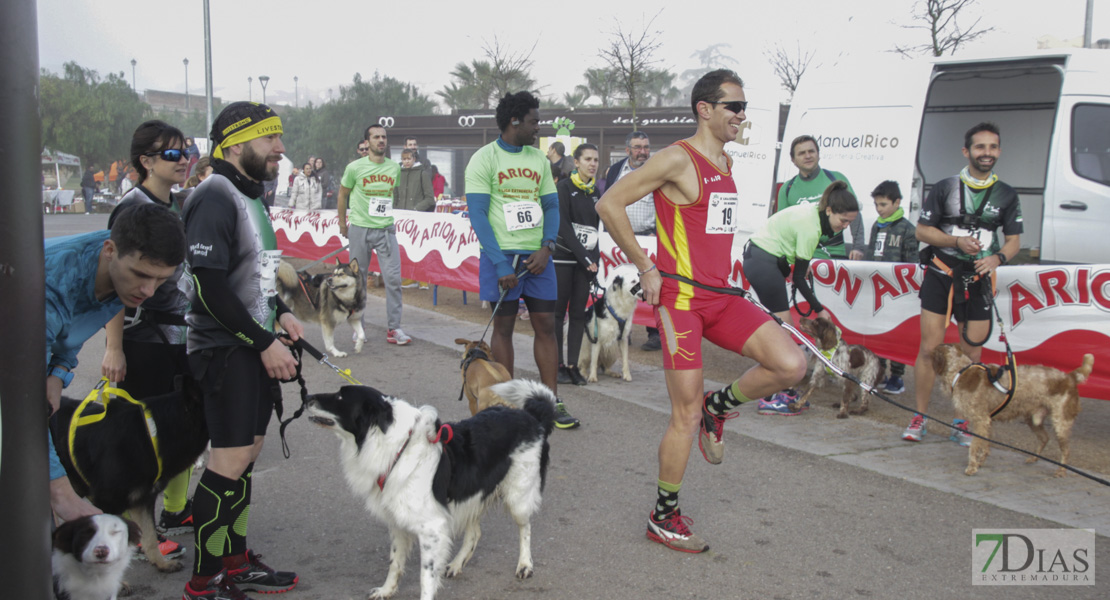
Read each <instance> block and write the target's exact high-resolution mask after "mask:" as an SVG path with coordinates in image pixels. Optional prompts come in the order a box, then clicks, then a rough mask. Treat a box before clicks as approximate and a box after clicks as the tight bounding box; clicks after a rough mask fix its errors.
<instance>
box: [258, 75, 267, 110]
mask: <svg viewBox="0 0 1110 600" xmlns="http://www.w3.org/2000/svg"><path fill="white" fill-rule="evenodd" d="M258 82H259V83H261V84H262V103H263V104H266V84H267V83H270V76H269V75H259V76H258Z"/></svg>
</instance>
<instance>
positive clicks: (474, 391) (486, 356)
mask: <svg viewBox="0 0 1110 600" xmlns="http://www.w3.org/2000/svg"><path fill="white" fill-rule="evenodd" d="M455 343H456V344H460V345H461V346H462V347H463V354H462V357H463V361H462V366H461V369H462V380H463V390H464V391H465V392H466V399H467V401H468V402H469V403H470V414H472V415H475V414H478V411H481V410H485V409H487V408H489V407H491V406H508V407H509V408H515V407H514V406H512V405H510V404H508V403H506V402H505V401H504V400H502V399H501V397H500V396H498V395H497V394H496V393H494V391H493V390H491V389H489V388H490V386H491V385H496V384H498V383H502V382H505V381H509V380H510V379H512V378H513V376H512V375H509V370H508V369H506V368H505V365H502V364H501V363H499V362H494V360H493V354H492V351H491V350H490V347H489V344H487V343H486V342H484V341H482V340H473V341H472V340H464V339H463V338H458V339H456V340H455Z"/></svg>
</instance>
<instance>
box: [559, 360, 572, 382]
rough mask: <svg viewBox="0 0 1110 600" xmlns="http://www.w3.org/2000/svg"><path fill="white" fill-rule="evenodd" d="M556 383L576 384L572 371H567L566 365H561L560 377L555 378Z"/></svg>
mask: <svg viewBox="0 0 1110 600" xmlns="http://www.w3.org/2000/svg"><path fill="white" fill-rule="evenodd" d="M555 382H556V383H560V384H562V383H574V379H572V378H571V376H570V371H569V370H567V366H566V365H559V375H558V376H557V377H556V378H555Z"/></svg>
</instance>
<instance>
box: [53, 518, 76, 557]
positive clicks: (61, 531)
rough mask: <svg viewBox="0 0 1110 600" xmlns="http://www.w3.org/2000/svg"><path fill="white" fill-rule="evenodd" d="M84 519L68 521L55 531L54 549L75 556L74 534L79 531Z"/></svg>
mask: <svg viewBox="0 0 1110 600" xmlns="http://www.w3.org/2000/svg"><path fill="white" fill-rule="evenodd" d="M81 521H82V519H77V520H74V521H66V522H65V523H62V524H61V525H59V526H58V528H57V529H55V530H54V549H55V550H59V551H61V552H64V553H66V554H73V542H74V537H75V536H74V534H75V532H76V531H77V528H78V526H79V525H78V523H80V522H81Z"/></svg>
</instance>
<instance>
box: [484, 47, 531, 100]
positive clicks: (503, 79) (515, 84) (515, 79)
mask: <svg viewBox="0 0 1110 600" xmlns="http://www.w3.org/2000/svg"><path fill="white" fill-rule="evenodd" d="M483 50H484V51H485V53H486V58H487V59H489V65H490V78H491V83H492V84H493V89H494V92H495V93H496V95H497V98H501V97H502V96H504V95H505V94H513V93H516V92H519V91H522V90H524V91H529V92H536V91H538V90H536V89H533V88H535V86H536V80H535V79H532V53H533V52H535V50H536V44H532V47H531V48H530V49H529V50H528V52H510V51H509V50H508V49H507V48H502V47H501V43H500V42H498V41H497V37H496V36H495V37H494V38H493V43H492V44H490V43H489V42H486V44H485V46H484V47H483Z"/></svg>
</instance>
